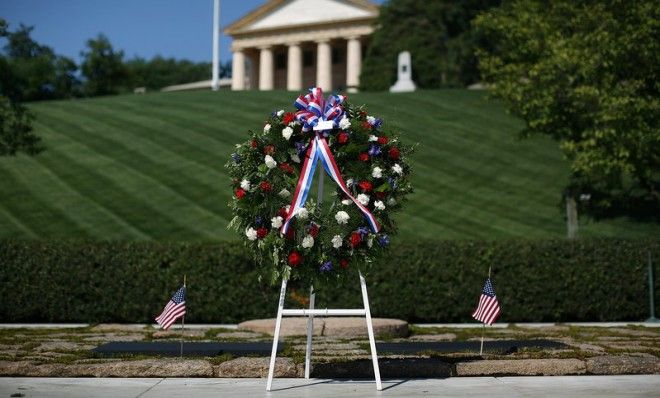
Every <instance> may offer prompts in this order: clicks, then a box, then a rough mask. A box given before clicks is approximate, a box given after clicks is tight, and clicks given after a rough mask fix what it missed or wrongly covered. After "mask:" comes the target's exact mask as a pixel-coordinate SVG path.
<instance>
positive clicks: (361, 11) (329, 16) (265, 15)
mask: <svg viewBox="0 0 660 398" xmlns="http://www.w3.org/2000/svg"><path fill="white" fill-rule="evenodd" d="M378 11H379V7H378V6H377V5H375V4H373V3H371V2H369V1H367V0H269V1H267V2H265V3H264V4H263V5H261V6H260V7H258V8H256V9H255V10H253V11H252V12H250V13H248V14H247V15H245V16H244V17H242V18H240V19H238V20H237V21H235V22H233V23H232V24H231V25H229V26H228V27H227V28H225V33H226V34H228V35H232V36H234V35H240V34H242V33H253V32H263V31H269V30H281V29H286V28H288V27H300V26H307V25H323V24H329V23H341V22H347V21H350V22H353V21H360V20H371V19H375V18H376V17H377V16H378Z"/></svg>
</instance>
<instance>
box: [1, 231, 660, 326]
mask: <svg viewBox="0 0 660 398" xmlns="http://www.w3.org/2000/svg"><path fill="white" fill-rule="evenodd" d="M659 243H660V240H657V239H648V240H619V239H593V240H592V239H589V240H577V241H572V242H571V241H565V240H544V241H529V240H515V241H420V242H415V243H399V244H395V245H393V247H392V250H391V255H389V256H388V258H386V259H384V260H383V262H382V263H381V264H379V265H377V266H376V267H374V270H373V272H372V273H371V274H370V275H368V276H367V284H368V288H369V296H370V301H371V306H372V313H373V315H374V316H378V317H394V318H402V319H406V320H408V321H412V322H462V321H469V320H471V318H470V314H471V312H472V310H473V309H474V307H475V304H476V302H477V300H478V297H479V295H480V292H481V288H482V286H483V282H484V279H485V277H486V274H487V270H488V266H492V267H493V274H492V279H493V283H494V285H495V290H496V292H497V295H498V298H499V300H500V303H501V306H502V316H501V320H502V321H505V322H518V321H535V322H542V321H619V320H626V321H633V320H636V321H639V320H643V319H646V318H647V317H648V286H647V278H648V277H647V261H648V260H647V259H648V256H649V255H650V256H651V258H654V259H658V258H660V256H659V255H660V244H659ZM184 273H185V274H187V276H188V280H189V284H188V297H187V302H188V314H187V315H186V322H195V323H234V322H240V321H243V320H246V319H252V318H261V317H273V316H274V315H275V313H276V307H277V295H278V290H279V289H278V286H266V285H265V284H264V283H260V282H258V275H257V272H256V271H255V268H254V265H253V264H252V263H251V262H250V259H249V255H248V253H246V249H245V248H244V247H243V246H242V245H241V244H240V243H238V242H224V243H213V244H211V243H152V242H70V241H64V242H54V241H46V242H43V241H0V278H1V280H2V284H0V294H1V295H2V300H0V322H148V321H150V320H152V319H153V316H154V315H156V314H158V313H159V312H160V310H161V309H162V306H163V305H164V304H165V303H166V302H167V300H168V299H169V297H170V295H171V294H172V293H173V292H174V291H175V290H176V289H177V288H178V284H179V283H180V282H181V279H182V275H183V274H184ZM656 284H657V282H656ZM291 288H292V290H290V291H295V292H296V293H297V294H296V295H297V296H304V295H305V294H306V292H307V290H306V288H304V287H302V286H291ZM655 294H656V300H657V297H658V289H657V287H656V289H655ZM290 296H291V295H290ZM288 300H289V301H290V303H289V304H287V305H288V306H300V304H299V303H296V302H294V301H292V300H291V297H289V298H288ZM361 304H362V302H361V295H360V290H359V283H358V279H357V276H356V278H355V284H354V285H352V284H347V285H345V286H343V287H334V288H325V289H324V290H321V291H319V292H317V308H324V307H325V306H328V307H330V308H333V307H334V308H353V307H355V308H359V307H360V306H361Z"/></svg>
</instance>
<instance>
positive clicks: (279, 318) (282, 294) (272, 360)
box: [266, 279, 286, 391]
mask: <svg viewBox="0 0 660 398" xmlns="http://www.w3.org/2000/svg"><path fill="white" fill-rule="evenodd" d="M285 295H286V279H282V288H281V289H280V302H279V304H278V307H277V320H276V321H275V334H274V335H273V351H272V352H271V354H270V366H269V367H268V383H267V384H266V391H270V387H271V386H272V384H273V373H275V357H276V356H277V342H278V340H279V338H280V326H281V325H282V310H283V309H284V297H285Z"/></svg>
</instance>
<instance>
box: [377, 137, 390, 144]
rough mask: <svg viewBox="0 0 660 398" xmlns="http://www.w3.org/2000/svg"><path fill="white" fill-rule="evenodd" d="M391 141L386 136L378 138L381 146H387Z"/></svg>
mask: <svg viewBox="0 0 660 398" xmlns="http://www.w3.org/2000/svg"><path fill="white" fill-rule="evenodd" d="M389 141H390V139H389V138H387V137H385V136H382V137H378V143H379V144H380V145H385V144H387V143H388V142H389Z"/></svg>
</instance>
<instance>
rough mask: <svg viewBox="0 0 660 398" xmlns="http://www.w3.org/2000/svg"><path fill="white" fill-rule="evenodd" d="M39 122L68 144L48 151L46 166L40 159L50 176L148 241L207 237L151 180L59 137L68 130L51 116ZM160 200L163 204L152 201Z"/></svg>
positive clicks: (78, 143) (178, 205) (175, 202)
mask: <svg viewBox="0 0 660 398" xmlns="http://www.w3.org/2000/svg"><path fill="white" fill-rule="evenodd" d="M42 119H43V121H44V122H46V123H48V125H49V126H52V132H51V134H54V135H60V136H61V138H62V139H67V140H69V141H70V143H69V144H68V150H67V151H66V152H60V151H58V150H57V149H55V148H53V149H51V151H53V152H54V153H56V154H58V157H57V159H56V160H54V161H50V162H48V163H46V162H45V161H46V160H51V158H45V159H44V164H46V165H47V166H48V167H49V168H50V169H51V170H52V171H53V172H54V173H56V174H58V175H60V176H62V177H63V178H64V179H66V180H67V181H70V183H71V184H74V185H78V186H80V187H81V188H82V190H83V191H84V192H85V194H86V195H88V196H91V197H92V198H93V200H94V201H96V202H97V203H101V204H102V205H103V206H104V207H106V208H108V209H110V210H111V211H112V212H113V213H115V214H117V215H118V216H119V217H122V218H124V219H126V220H131V223H132V224H133V225H134V226H135V227H136V228H139V229H140V230H143V231H151V232H150V233H149V235H150V236H151V237H152V238H162V237H167V236H174V237H176V238H179V239H186V238H209V235H210V234H209V233H207V232H206V231H204V230H201V231H200V228H199V226H200V220H187V219H185V217H182V216H181V215H180V214H179V209H180V208H181V206H182V203H181V202H180V201H179V200H172V198H171V196H172V195H171V194H170V193H169V192H167V193H165V192H163V187H162V186H160V185H159V184H157V185H155V184H153V181H152V180H151V179H149V178H148V177H145V176H143V175H141V174H139V172H136V171H135V170H132V169H130V168H127V167H126V166H124V165H123V164H122V163H121V162H120V161H118V160H116V159H113V158H111V157H108V156H106V155H104V154H101V153H97V152H94V151H93V150H92V149H91V148H89V147H88V146H87V145H85V143H81V142H78V141H76V140H74V139H71V138H70V137H68V136H66V135H63V134H59V131H65V130H66V129H70V128H71V127H70V126H68V125H67V123H65V122H63V121H61V120H58V119H55V118H53V117H52V116H44V117H42ZM56 131H57V133H56ZM163 197H165V199H166V201H165V203H162V202H160V201H158V200H154V198H163Z"/></svg>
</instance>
